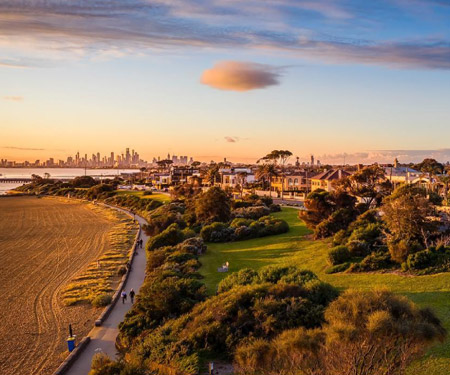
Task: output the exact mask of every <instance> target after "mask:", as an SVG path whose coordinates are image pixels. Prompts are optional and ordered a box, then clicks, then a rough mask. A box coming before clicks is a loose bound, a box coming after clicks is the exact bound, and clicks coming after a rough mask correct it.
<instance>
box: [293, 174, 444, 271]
mask: <svg viewBox="0 0 450 375" xmlns="http://www.w3.org/2000/svg"><path fill="white" fill-rule="evenodd" d="M358 201H359V203H357V202H358ZM441 203H442V198H440V197H439V196H438V194H436V193H435V192H433V191H427V190H426V189H425V188H423V187H421V186H418V185H402V186H399V187H397V188H396V189H395V190H392V188H391V187H390V186H389V181H387V182H386V180H385V179H384V171H383V170H382V169H381V168H379V167H377V166H370V167H366V168H364V169H362V170H361V171H359V172H357V173H355V174H354V175H352V176H350V177H347V178H346V179H343V180H341V181H338V183H336V185H335V190H333V191H332V192H326V191H323V190H315V191H314V192H312V193H311V194H309V195H308V197H307V199H306V201H305V206H306V208H307V210H306V211H302V212H300V213H299V216H300V218H301V219H303V220H304V221H305V222H306V223H307V225H308V226H309V227H310V228H311V229H313V230H314V238H316V239H320V238H327V237H332V238H333V241H332V242H333V245H334V246H335V247H334V248H332V249H331V250H330V252H329V263H330V268H329V270H328V272H330V273H334V272H342V271H348V272H363V271H377V270H386V269H391V268H401V269H402V270H403V271H409V272H412V273H416V274H425V273H436V272H442V271H449V270H450V247H449V246H448V245H450V240H449V238H450V237H449V234H450V225H449V221H448V219H447V218H446V215H445V214H443V213H442V212H441V211H439V209H438V208H439V205H440V204H441Z"/></svg>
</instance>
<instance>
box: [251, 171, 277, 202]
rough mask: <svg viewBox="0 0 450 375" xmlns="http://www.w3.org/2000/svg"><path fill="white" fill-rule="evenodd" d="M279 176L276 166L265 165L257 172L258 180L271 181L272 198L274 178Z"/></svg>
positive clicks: (270, 191)
mask: <svg viewBox="0 0 450 375" xmlns="http://www.w3.org/2000/svg"><path fill="white" fill-rule="evenodd" d="M276 176H278V172H277V169H276V167H275V164H272V163H270V164H263V165H260V166H259V167H258V170H257V171H256V178H257V179H258V180H260V179H262V180H263V181H265V180H266V179H267V180H268V181H269V195H270V196H272V178H273V177H276Z"/></svg>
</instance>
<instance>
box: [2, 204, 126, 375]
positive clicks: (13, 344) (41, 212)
mask: <svg viewBox="0 0 450 375" xmlns="http://www.w3.org/2000/svg"><path fill="white" fill-rule="evenodd" d="M90 207H91V205H89V204H87V203H81V202H79V201H68V200H66V199H58V198H42V199H37V198H36V197H5V198H0V285H1V286H2V298H1V299H0V313H1V319H0V374H2V375H13V374H14V375H15V374H21V375H41V374H52V373H53V371H54V370H55V369H56V368H57V366H58V365H59V364H60V362H61V360H62V357H61V354H62V353H63V352H66V353H67V350H66V342H65V339H66V337H67V334H68V332H67V327H68V324H69V323H71V324H72V326H73V329H74V333H75V334H76V335H77V336H78V337H83V336H84V335H86V334H87V333H88V332H89V331H90V329H91V328H92V326H93V322H94V321H95V319H96V318H97V316H98V315H99V312H100V311H101V310H100V309H95V308H92V307H90V306H88V305H86V304H84V305H83V304H82V305H75V306H70V307H67V306H65V305H64V303H63V300H62V292H63V290H64V287H65V286H66V285H67V284H68V283H69V282H70V280H73V278H74V277H76V275H79V274H80V273H81V272H82V271H83V270H85V269H86V268H87V267H88V266H89V264H90V263H91V262H93V261H95V260H96V259H98V258H99V257H101V256H102V255H103V254H105V252H106V251H108V250H109V249H110V248H111V247H112V242H111V241H112V237H111V231H112V230H113V228H114V227H115V226H116V224H117V223H118V221H117V219H116V218H114V217H111V216H108V215H105V214H104V212H101V211H99V210H97V209H92V208H90ZM119 222H120V221H119Z"/></svg>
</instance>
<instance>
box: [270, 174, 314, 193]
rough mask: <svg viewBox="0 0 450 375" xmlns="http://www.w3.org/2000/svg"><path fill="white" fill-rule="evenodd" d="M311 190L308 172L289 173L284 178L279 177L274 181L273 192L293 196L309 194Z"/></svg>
mask: <svg viewBox="0 0 450 375" xmlns="http://www.w3.org/2000/svg"><path fill="white" fill-rule="evenodd" d="M310 190H311V181H310V179H309V176H308V172H306V171H292V172H287V173H285V174H284V175H283V176H277V177H275V178H274V179H273V180H272V191H276V192H278V193H281V191H283V193H284V194H289V195H291V196H295V195H298V194H300V193H307V192H309V191H310Z"/></svg>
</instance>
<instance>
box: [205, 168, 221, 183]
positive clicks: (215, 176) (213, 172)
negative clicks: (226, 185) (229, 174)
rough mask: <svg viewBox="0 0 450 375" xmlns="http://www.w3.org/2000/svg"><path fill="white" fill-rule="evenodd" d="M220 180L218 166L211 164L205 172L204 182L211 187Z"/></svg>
mask: <svg viewBox="0 0 450 375" xmlns="http://www.w3.org/2000/svg"><path fill="white" fill-rule="evenodd" d="M219 179H220V173H219V166H218V165H217V164H211V165H210V166H209V169H208V172H206V180H207V181H208V182H209V184H210V185H211V186H214V185H215V184H216V182H217V181H218V180H219Z"/></svg>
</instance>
